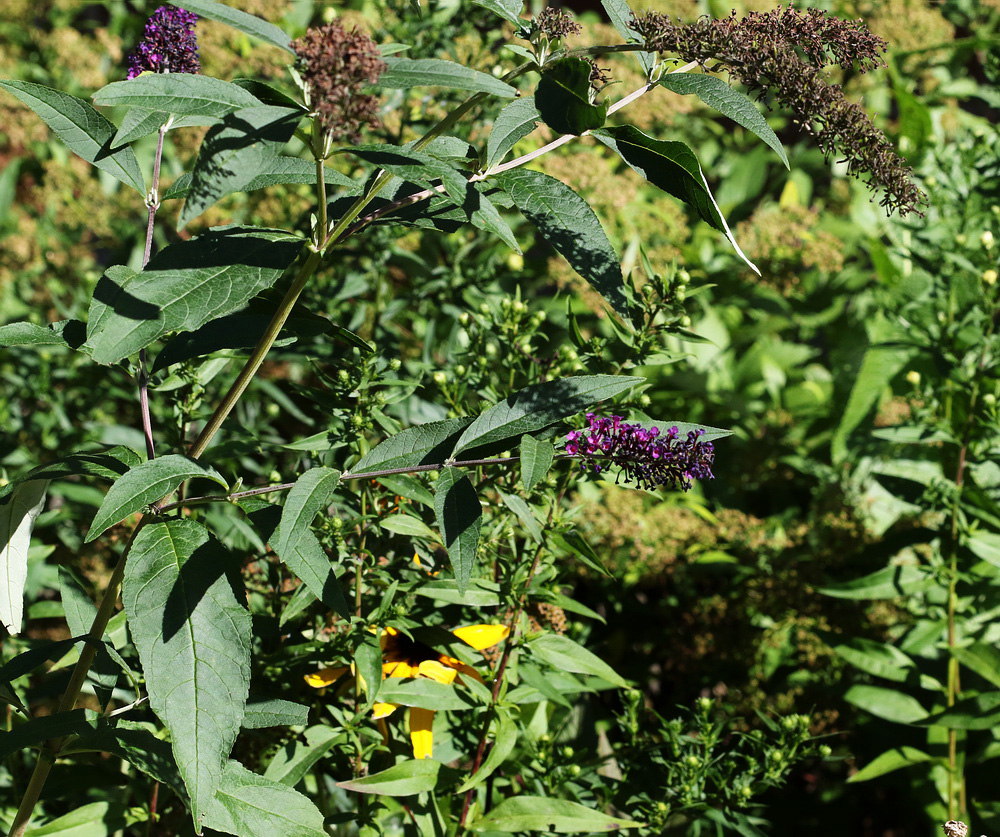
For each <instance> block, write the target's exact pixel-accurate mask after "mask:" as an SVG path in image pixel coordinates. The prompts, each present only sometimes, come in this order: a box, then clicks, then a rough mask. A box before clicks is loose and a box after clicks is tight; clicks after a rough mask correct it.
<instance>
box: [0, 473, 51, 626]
mask: <svg viewBox="0 0 1000 837" xmlns="http://www.w3.org/2000/svg"><path fill="white" fill-rule="evenodd" d="M48 486H49V483H48V480H38V479H36V480H29V481H27V482H22V483H21V484H20V485H18V486H17V487H16V488H15V489H14V490H13V491H12V492H11V495H10V497H7V498H6V499H5V500H4V502H2V503H0V623H2V624H3V626H4V627H5V628H6V629H7V632H8V633H10V634H11V635H14V636H16V635H17V634H19V633H20V632H21V618H22V616H23V614H24V584H25V582H26V581H27V578H28V547H29V546H30V544H31V530H32V529H33V528H34V527H35V519H36V518H37V517H38V515H39V514H40V513H41V511H42V508H43V507H44V505H45V490H46V489H47V488H48Z"/></svg>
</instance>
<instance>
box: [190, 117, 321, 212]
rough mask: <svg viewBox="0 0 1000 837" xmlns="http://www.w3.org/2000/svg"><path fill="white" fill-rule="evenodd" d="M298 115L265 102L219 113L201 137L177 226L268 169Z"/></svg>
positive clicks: (292, 128) (295, 123) (245, 185)
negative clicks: (219, 119) (219, 117)
mask: <svg viewBox="0 0 1000 837" xmlns="http://www.w3.org/2000/svg"><path fill="white" fill-rule="evenodd" d="M301 118H302V113H301V112H300V111H298V110H291V109H289V108H280V107H272V106H270V105H261V106H259V107H252V108H241V109H240V110H234V111H233V112H232V113H229V114H227V115H226V116H224V117H223V119H222V123H221V124H219V125H216V126H215V127H213V128H211V129H210V130H209V132H208V134H206V135H205V140H204V141H203V142H202V145H201V150H200V151H199V152H198V160H197V161H196V162H195V165H194V169H193V171H192V172H191V188H190V189H189V190H188V194H187V200H186V201H185V202H184V208H183V209H182V210H181V214H180V218H179V219H178V229H184V227H185V226H187V224H188V223H189V222H190V221H192V220H194V219H195V218H197V217H198V216H199V215H201V213H202V212H204V211H205V210H206V209H208V207H210V206H212V204H214V203H215V202H216V201H218V200H219V199H221V198H223V197H225V196H226V195H228V194H230V193H232V192H239V191H242V190H243V189H245V188H246V187H247V186H248V185H249V184H250V182H251V181H252V180H254V178H256V177H257V176H258V175H261V174H263V173H265V172H267V171H268V170H269V169H270V168H271V166H272V165H273V163H274V161H275V160H277V158H278V152H279V151H281V148H282V147H283V146H284V145H285V143H286V142H288V140H289V139H291V137H292V134H293V133H294V132H295V127H296V125H297V124H298V122H299V120H300V119H301Z"/></svg>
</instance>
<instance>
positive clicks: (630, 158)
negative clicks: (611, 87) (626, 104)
mask: <svg viewBox="0 0 1000 837" xmlns="http://www.w3.org/2000/svg"><path fill="white" fill-rule="evenodd" d="M593 136H595V137H596V138H597V139H599V140H600V141H601V142H603V143H604V144H605V145H606V146H608V148H610V149H611V150H612V151H615V152H616V153H617V154H618V156H620V157H621V158H622V160H624V161H625V163H626V164H627V165H628V166H629V168H631V169H632V170H633V171H635V172H636V173H638V174H640V175H642V176H643V177H644V178H646V180H648V181H649V182H650V183H652V184H653V185H654V186H656V187H657V188H658V189H662V190H663V191H664V192H667V193H668V194H670V195H673V196H674V197H675V198H679V199H680V200H682V201H684V202H685V203H687V204H690V205H691V206H692V207H694V209H695V211H696V212H697V213H698V215H699V216H700V217H701V218H702V220H704V221H707V222H708V223H709V224H711V225H712V226H713V227H715V228H716V229H717V230H721V231H722V232H723V233H724V234H725V236H726V238H727V239H728V241H729V243H730V244H732V245H733V249H734V250H736V253H737V255H738V256H739V257H740V258H741V259H743V261H744V262H746V263H747V264H748V265H749V266H750V268H751V269H752V270H753V271H754V273H756V274H757V275H758V276H759V275H760V271H759V270H758V269H757V266H756V265H755V264H754V263H753V262H752V261H750V259H748V258H747V257H746V254H745V253H744V252H743V251H742V250H741V249H740V245H739V244H737V243H736V239H735V238H734V237H733V233H732V231H731V230H730V229H729V224H727V223H726V219H725V218H724V217H723V215H722V212H721V211H720V210H719V205H718V204H717V203H716V202H715V198H714V197H713V196H712V191H711V189H709V188H708V181H707V180H706V179H705V173H704V172H703V171H702V170H701V163H699V162H698V158H697V157H696V156H695V153H694V152H693V151H692V150H691V149H690V148H689V147H688V146H687V145H685V144H684V143H683V142H674V141H669V140H658V139H653V137H650V136H647V135H646V134H644V133H643V132H642V131H640V130H639V129H638V128H636V127H634V126H633V125H623V126H621V127H619V128H602V129H600V130H598V131H594V132H593Z"/></svg>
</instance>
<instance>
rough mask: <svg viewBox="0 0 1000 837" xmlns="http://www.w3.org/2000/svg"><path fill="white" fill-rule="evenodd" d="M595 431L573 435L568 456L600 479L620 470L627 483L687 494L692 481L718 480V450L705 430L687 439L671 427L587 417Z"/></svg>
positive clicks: (578, 432)
mask: <svg viewBox="0 0 1000 837" xmlns="http://www.w3.org/2000/svg"><path fill="white" fill-rule="evenodd" d="M587 420H588V421H589V422H590V428H589V430H573V431H572V432H570V433H569V434H568V435H567V436H566V452H567V453H569V454H571V455H573V456H579V457H580V458H581V460H582V461H581V463H580V467H581V468H582V469H583V470H587V469H591V470H593V471H594V473H600V472H601V471H603V470H605V469H606V468H607V467H608V464H609V463H610V464H613V465H615V466H617V467H618V468H619V470H620V474H619V476H621V475H624V477H625V482H626V483H628V482H631V481H632V480H635V481H636V483H637V484H638V486H639V487H640V488H648V489H653V488H656V487H657V486H660V485H663V486H667V487H669V488H681V489H683V490H684V491H687V490H688V489H690V488H691V485H692V480H696V479H714V478H715V475H714V474H713V473H712V463H713V462H714V461H715V447H714V446H713V445H712V443H711V442H703V441H701V437H702V436H703V435H705V431H704V430H691V431H689V432H688V434H687V438H686V439H678V436H679V431H678V430H677V428H676V427H671V428H670V429H669V430H667V431H666V432H665V433H661V432H660V430H659V428H656V427H651V428H649V429H646V428H644V427H643V426H642V425H641V424H628V423H626V422H624V421H622V417H621V416H611V418H598V417H597V416H596V415H594V414H593V413H587Z"/></svg>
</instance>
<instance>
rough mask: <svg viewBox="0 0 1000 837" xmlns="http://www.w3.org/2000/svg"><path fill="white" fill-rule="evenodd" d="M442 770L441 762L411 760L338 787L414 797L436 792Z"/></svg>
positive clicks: (341, 783) (363, 791) (357, 791)
mask: <svg viewBox="0 0 1000 837" xmlns="http://www.w3.org/2000/svg"><path fill="white" fill-rule="evenodd" d="M428 682H430V681H428ZM440 770H441V762H439V761H434V759H410V760H409V761H401V762H400V763H399V764H396V765H393V766H392V767H390V768H389V769H388V770H383V771H381V772H380V773H373V774H372V775H371V776H365V777H364V778H363V779H351V780H348V781H346V782H337V787H338V788H343V789H344V790H348V791H354V793H377V794H380V795H382V796H413V794H415V793H424V792H425V791H429V790H434V786H435V785H437V780H438V772H439V771H440Z"/></svg>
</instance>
